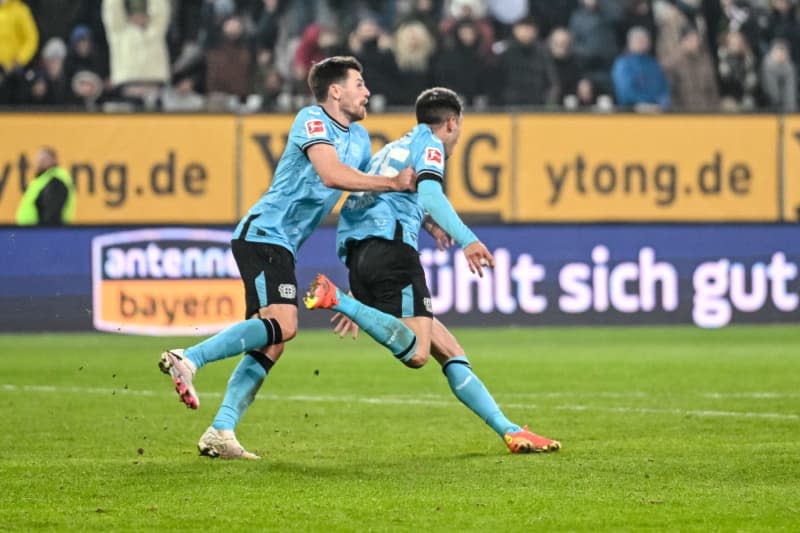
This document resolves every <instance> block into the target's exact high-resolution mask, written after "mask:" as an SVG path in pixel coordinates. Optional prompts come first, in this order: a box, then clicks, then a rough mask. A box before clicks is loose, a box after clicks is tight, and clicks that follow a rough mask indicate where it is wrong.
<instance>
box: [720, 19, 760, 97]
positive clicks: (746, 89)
mask: <svg viewBox="0 0 800 533" xmlns="http://www.w3.org/2000/svg"><path fill="white" fill-rule="evenodd" d="M717 74H718V76H719V92H720V97H721V105H722V108H723V109H724V110H726V111H749V110H752V109H754V108H755V107H756V97H757V94H758V71H757V67H756V58H755V56H754V55H753V52H752V51H751V50H750V46H749V45H748V44H747V41H746V40H745V38H744V36H743V35H742V34H741V33H740V32H738V31H732V32H728V33H727V34H724V35H723V37H722V45H721V46H720V47H719V50H718V51H717Z"/></svg>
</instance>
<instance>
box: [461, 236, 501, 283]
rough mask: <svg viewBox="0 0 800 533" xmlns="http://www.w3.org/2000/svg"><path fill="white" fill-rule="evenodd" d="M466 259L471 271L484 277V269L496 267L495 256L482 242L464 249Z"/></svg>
mask: <svg viewBox="0 0 800 533" xmlns="http://www.w3.org/2000/svg"><path fill="white" fill-rule="evenodd" d="M464 257H466V259H467V264H468V265H469V271H470V272H472V273H473V274H478V276H480V277H483V269H484V267H489V268H492V267H494V256H493V255H492V254H491V252H489V250H488V248H486V246H484V244H483V243H482V242H481V241H475V242H473V243H470V244H469V245H467V246H466V247H465V248H464Z"/></svg>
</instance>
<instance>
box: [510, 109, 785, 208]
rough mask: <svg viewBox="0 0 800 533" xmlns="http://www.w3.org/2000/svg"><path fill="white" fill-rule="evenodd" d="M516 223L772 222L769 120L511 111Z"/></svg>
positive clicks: (773, 133) (773, 130)
mask: <svg viewBox="0 0 800 533" xmlns="http://www.w3.org/2000/svg"><path fill="white" fill-rule="evenodd" d="M518 121H519V122H518V129H517V132H518V146H517V149H516V158H515V164H516V168H517V174H516V182H515V183H516V191H515V194H514V214H515V215H516V216H515V217H514V219H515V220H516V221H519V222H534V221H546V222H570V221H576V222H596V221H635V222H660V221H664V222H679V221H774V220H777V218H778V201H777V198H778V189H777V183H778V179H777V171H778V169H777V159H778V154H777V146H778V143H777V131H778V128H777V122H776V120H775V117H768V116H764V117H758V116H719V115H716V116H687V115H683V116H669V115H665V116H632V115H609V116H576V115H552V116H544V115H538V116H533V115H520V116H519V117H518Z"/></svg>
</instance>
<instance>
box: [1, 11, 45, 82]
mask: <svg viewBox="0 0 800 533" xmlns="http://www.w3.org/2000/svg"><path fill="white" fill-rule="evenodd" d="M38 47H39V30H37V29H36V22H35V21H34V20H33V15H31V10H30V9H28V6H27V5H25V3H23V2H22V1H21V0H0V70H4V71H5V72H11V71H13V70H14V69H16V68H18V67H24V66H25V65H27V64H28V63H30V62H31V59H33V56H34V54H36V49H37V48H38Z"/></svg>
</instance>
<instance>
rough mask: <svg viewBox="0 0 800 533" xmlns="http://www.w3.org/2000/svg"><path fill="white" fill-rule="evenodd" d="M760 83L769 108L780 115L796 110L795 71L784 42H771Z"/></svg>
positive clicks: (762, 68)
mask: <svg viewBox="0 0 800 533" xmlns="http://www.w3.org/2000/svg"><path fill="white" fill-rule="evenodd" d="M761 83H762V86H763V88H764V94H765V96H766V98H767V103H768V104H769V106H770V108H772V109H774V110H775V111H779V112H781V113H794V112H795V111H796V110H797V71H796V69H795V64H794V63H793V62H792V58H791V57H790V55H789V44H788V43H787V42H786V41H784V40H782V39H776V40H775V41H773V42H772V46H771V47H770V49H769V52H768V53H767V55H766V56H765V57H764V62H763V63H762V65H761Z"/></svg>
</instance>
